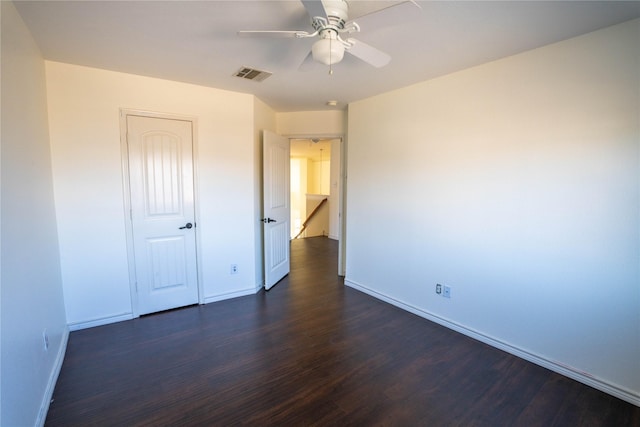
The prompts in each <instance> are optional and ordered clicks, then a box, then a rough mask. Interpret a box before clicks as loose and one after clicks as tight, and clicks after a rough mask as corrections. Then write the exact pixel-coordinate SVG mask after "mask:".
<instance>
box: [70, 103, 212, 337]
mask: <svg viewBox="0 0 640 427" xmlns="http://www.w3.org/2000/svg"><path fill="white" fill-rule="evenodd" d="M127 116H139V117H151V118H155V119H168V120H181V121H185V122H190V123H191V149H192V154H191V158H192V162H193V204H194V205H193V215H194V222H195V224H196V226H195V235H196V277H197V280H198V303H199V304H205V296H204V281H203V280H202V255H201V253H202V248H201V243H200V242H201V240H202V239H201V235H200V228H199V224H200V203H199V200H200V197H199V193H198V118H197V117H196V116H187V115H181V114H172V113H159V112H153V111H147V110H137V109H130V108H120V156H121V161H122V186H123V197H124V218H125V232H126V240H127V260H128V267H129V292H130V295H131V313H132V317H131V318H135V317H139V316H140V314H139V310H138V292H137V291H136V271H135V255H134V252H133V224H132V220H131V187H130V180H129V149H128V145H127ZM107 323H111V322H107ZM96 326H97V325H96ZM80 329H82V328H80Z"/></svg>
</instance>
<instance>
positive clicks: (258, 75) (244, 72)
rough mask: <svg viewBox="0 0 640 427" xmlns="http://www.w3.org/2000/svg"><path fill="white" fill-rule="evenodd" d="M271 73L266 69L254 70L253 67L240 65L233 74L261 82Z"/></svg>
mask: <svg viewBox="0 0 640 427" xmlns="http://www.w3.org/2000/svg"><path fill="white" fill-rule="evenodd" d="M271 74H272V73H270V72H268V71H261V70H255V69H253V68H247V67H242V68H240V69H239V70H238V71H237V72H236V73H235V74H234V76H236V77H241V78H243V79H247V80H253V81H255V82H261V81H263V80H264V79H266V78H267V77H269V76H270V75H271Z"/></svg>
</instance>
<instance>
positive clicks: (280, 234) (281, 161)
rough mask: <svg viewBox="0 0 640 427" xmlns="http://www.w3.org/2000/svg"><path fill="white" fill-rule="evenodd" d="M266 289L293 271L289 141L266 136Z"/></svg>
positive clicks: (264, 199) (264, 164) (264, 219)
mask: <svg viewBox="0 0 640 427" xmlns="http://www.w3.org/2000/svg"><path fill="white" fill-rule="evenodd" d="M262 143H263V178H264V180H263V186H264V192H263V207H264V218H262V222H263V223H264V225H263V228H264V287H265V289H266V290H269V289H271V288H272V287H273V286H274V285H275V284H276V283H278V282H279V281H280V280H281V279H282V278H283V277H284V276H286V275H287V274H289V268H290V256H289V255H290V241H289V240H290V236H289V235H290V232H291V226H290V215H291V207H290V201H289V198H290V191H291V189H290V188H289V167H290V164H289V162H290V159H289V157H290V148H289V140H288V139H287V138H285V137H282V136H280V135H276V134H275V133H273V132H269V131H264V133H263V141H262Z"/></svg>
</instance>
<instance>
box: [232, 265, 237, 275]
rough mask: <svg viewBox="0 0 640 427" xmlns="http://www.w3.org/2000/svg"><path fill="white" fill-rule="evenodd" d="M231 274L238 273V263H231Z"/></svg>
mask: <svg viewBox="0 0 640 427" xmlns="http://www.w3.org/2000/svg"><path fill="white" fill-rule="evenodd" d="M230 271H231V274H238V264H231V270H230Z"/></svg>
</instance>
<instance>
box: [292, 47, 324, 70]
mask: <svg viewBox="0 0 640 427" xmlns="http://www.w3.org/2000/svg"><path fill="white" fill-rule="evenodd" d="M325 67H326V66H325V65H324V64H321V63H319V62H318V61H314V59H313V54H312V53H311V52H309V54H308V55H307V57H306V58H304V61H302V63H301V64H300V66H299V67H298V71H302V72H308V71H314V70H318V69H321V68H325Z"/></svg>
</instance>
